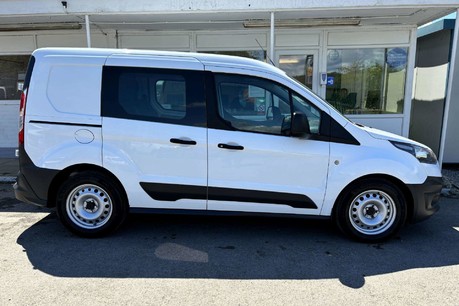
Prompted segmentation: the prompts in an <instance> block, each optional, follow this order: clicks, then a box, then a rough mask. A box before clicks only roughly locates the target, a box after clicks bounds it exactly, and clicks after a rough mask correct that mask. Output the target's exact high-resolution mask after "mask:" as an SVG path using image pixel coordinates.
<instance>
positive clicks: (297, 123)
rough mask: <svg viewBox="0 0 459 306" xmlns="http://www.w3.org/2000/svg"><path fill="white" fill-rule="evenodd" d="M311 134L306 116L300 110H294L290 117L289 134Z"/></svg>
mask: <svg viewBox="0 0 459 306" xmlns="http://www.w3.org/2000/svg"><path fill="white" fill-rule="evenodd" d="M308 134H311V129H310V127H309V121H308V117H306V115H305V114H303V113H300V112H294V113H293V117H292V130H291V135H292V136H294V137H304V136H306V135H308Z"/></svg>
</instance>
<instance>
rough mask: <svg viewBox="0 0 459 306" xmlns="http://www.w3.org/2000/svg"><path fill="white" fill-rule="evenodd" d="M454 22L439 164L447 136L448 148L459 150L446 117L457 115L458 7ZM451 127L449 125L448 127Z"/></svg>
mask: <svg viewBox="0 0 459 306" xmlns="http://www.w3.org/2000/svg"><path fill="white" fill-rule="evenodd" d="M456 14H457V15H456V23H455V26H454V36H453V42H452V49H451V55H450V58H451V61H450V63H449V71H448V84H447V87H446V99H445V110H444V113H443V124H442V128H441V138H440V151H439V152H438V161H439V162H440V165H442V164H443V157H444V155H445V145H446V142H447V138H450V139H449V140H448V145H449V146H450V147H451V148H449V149H451V150H453V151H459V149H458V148H459V145H458V143H457V138H456V137H457V134H456V133H454V132H453V131H451V132H450V133H448V119H449V116H454V115H456V116H457V113H455V111H457V109H459V107H457V105H458V104H459V98H458V97H459V96H458V94H459V63H458V60H459V59H458V58H457V57H458V56H459V54H458V50H457V48H458V46H457V44H458V40H459V22H458V20H457V19H458V17H459V9H458V10H457V13H456ZM451 101H454V103H455V105H454V106H455V107H454V111H453V113H455V114H453V113H450V111H451ZM456 126H457V124H456ZM450 128H451V127H450ZM448 135H454V138H456V139H451V138H452V137H447V136H448Z"/></svg>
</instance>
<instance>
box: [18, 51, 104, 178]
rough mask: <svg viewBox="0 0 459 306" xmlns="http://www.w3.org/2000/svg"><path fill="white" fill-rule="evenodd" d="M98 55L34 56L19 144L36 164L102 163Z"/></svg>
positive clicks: (100, 58) (52, 166)
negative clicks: (21, 136) (20, 143)
mask: <svg viewBox="0 0 459 306" xmlns="http://www.w3.org/2000/svg"><path fill="white" fill-rule="evenodd" d="M105 60H106V57H104V56H79V55H61V56H57V55H41V54H39V55H37V60H36V65H35V67H34V74H33V77H32V79H31V82H30V86H29V91H28V97H27V100H28V103H27V106H26V118H25V120H26V125H25V149H26V152H27V153H28V155H29V156H30V159H31V160H32V162H33V163H34V164H35V165H36V166H37V167H41V168H47V169H56V170H61V169H64V168H66V167H68V166H72V165H75V164H81V163H85V164H94V165H99V166H101V165H102V134H101V133H102V132H101V127H102V125H101V124H102V121H101V117H100V92H101V78H102V66H103V63H104V62H105Z"/></svg>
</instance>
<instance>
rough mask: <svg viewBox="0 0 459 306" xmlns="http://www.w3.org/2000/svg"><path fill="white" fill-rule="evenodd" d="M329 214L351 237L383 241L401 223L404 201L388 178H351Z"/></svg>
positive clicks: (399, 227) (393, 232) (396, 229)
mask: <svg viewBox="0 0 459 306" xmlns="http://www.w3.org/2000/svg"><path fill="white" fill-rule="evenodd" d="M333 217H334V220H335V222H336V224H337V226H338V228H339V229H340V230H341V231H342V232H343V233H345V234H347V235H348V236H350V237H351V238H353V239H356V240H359V241H363V242H377V241H383V240H387V239H388V238H390V237H393V236H394V235H396V234H397V233H398V232H399V231H400V229H401V228H402V226H403V225H404V224H405V220H406V218H407V202H406V199H405V196H404V194H403V192H402V191H401V189H400V188H399V187H398V186H397V185H396V184H394V183H393V182H392V181H389V180H386V179H384V178H381V179H378V178H370V179H365V180H360V181H355V182H354V183H352V184H351V185H349V186H348V187H347V188H346V189H345V190H344V191H343V192H342V194H341V195H340V197H339V199H338V200H337V203H336V207H335V208H334V214H333Z"/></svg>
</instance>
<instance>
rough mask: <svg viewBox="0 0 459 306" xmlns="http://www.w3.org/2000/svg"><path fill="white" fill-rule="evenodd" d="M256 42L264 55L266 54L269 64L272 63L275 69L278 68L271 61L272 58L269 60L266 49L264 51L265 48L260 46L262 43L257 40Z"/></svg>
mask: <svg viewBox="0 0 459 306" xmlns="http://www.w3.org/2000/svg"><path fill="white" fill-rule="evenodd" d="M255 41H256V42H257V44H258V46H260V49H261V51H263V53H266V58H267V59H268V60H269V62H270V63H271V65H273V66H274V67H276V64H274V62H273V61H272V60H271V58H269V56H268V52H266V51H265V49H263V47H262V46H261V44H260V42H259V41H258V39H256V38H255Z"/></svg>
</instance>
